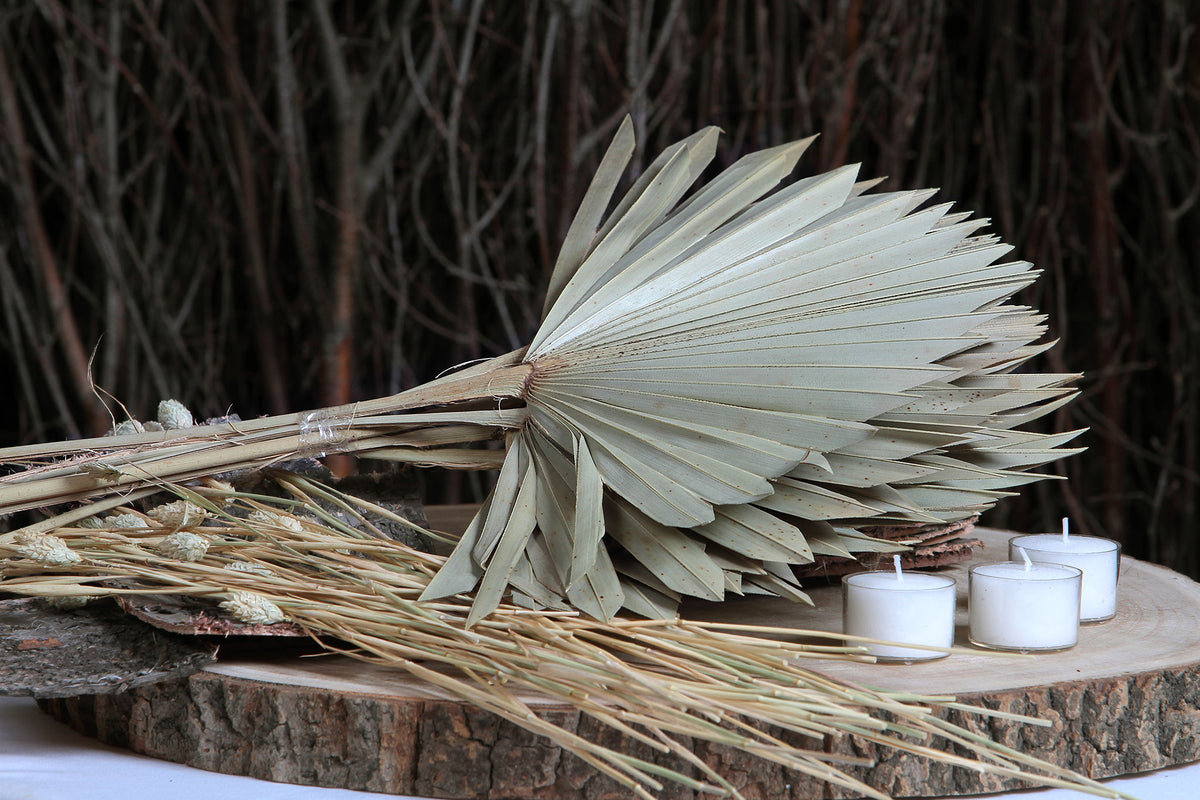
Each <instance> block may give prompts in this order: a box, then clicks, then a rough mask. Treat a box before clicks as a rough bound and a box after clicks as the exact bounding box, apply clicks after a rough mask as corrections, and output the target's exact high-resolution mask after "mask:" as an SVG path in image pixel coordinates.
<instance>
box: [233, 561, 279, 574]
mask: <svg viewBox="0 0 1200 800" xmlns="http://www.w3.org/2000/svg"><path fill="white" fill-rule="evenodd" d="M229 569H231V570H233V571H234V572H250V573H253V574H255V575H264V576H271V575H274V574H275V573H274V572H272V571H271V570H269V569H267V568H266V567H264V566H262V565H261V564H255V563H253V562H251V561H234V562H233V563H231V564H230V565H229Z"/></svg>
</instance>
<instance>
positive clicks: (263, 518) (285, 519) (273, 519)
mask: <svg viewBox="0 0 1200 800" xmlns="http://www.w3.org/2000/svg"><path fill="white" fill-rule="evenodd" d="M246 519H247V520H248V521H250V522H252V523H254V524H256V525H273V526H275V527H277V528H284V529H286V530H289V531H296V532H297V533H299V532H300V531H302V530H304V526H303V525H301V524H300V520H298V519H296V518H295V517H291V516H288V515H287V514H276V513H274V512H272V511H262V510H260V509H255V510H253V511H251V512H250V513H249V514H248V515H246Z"/></svg>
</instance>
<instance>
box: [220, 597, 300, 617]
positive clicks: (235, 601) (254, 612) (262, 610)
mask: <svg viewBox="0 0 1200 800" xmlns="http://www.w3.org/2000/svg"><path fill="white" fill-rule="evenodd" d="M221 608H223V609H225V610H226V611H228V612H229V613H230V614H232V615H233V616H234V617H236V618H237V619H239V620H241V621H242V622H248V623H250V624H252V625H274V624H275V623H276V622H283V621H284V620H285V619H287V617H285V616H284V615H283V611H281V610H280V608H279V606H277V605H275V604H274V603H272V602H271V601H270V600H268V599H267V598H265V597H263V596H262V595H261V594H254V593H253V592H231V593H230V595H229V599H228V600H224V601H222V603H221Z"/></svg>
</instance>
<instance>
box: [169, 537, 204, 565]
mask: <svg viewBox="0 0 1200 800" xmlns="http://www.w3.org/2000/svg"><path fill="white" fill-rule="evenodd" d="M158 552H160V553H162V554H163V555H164V556H166V557H167V558H177V559H179V560H180V561H199V560H200V559H202V558H204V554H205V553H207V552H208V539H205V538H204V537H203V536H198V535H196V534H194V533H188V532H186V531H176V532H175V533H172V534H171V535H170V536H168V537H167V538H165V539H163V540H162V541H161V542H160V543H159V545H158Z"/></svg>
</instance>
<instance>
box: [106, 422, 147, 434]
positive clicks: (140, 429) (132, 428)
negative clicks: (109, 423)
mask: <svg viewBox="0 0 1200 800" xmlns="http://www.w3.org/2000/svg"><path fill="white" fill-rule="evenodd" d="M145 432H146V426H145V425H143V424H142V423H140V422H138V421H137V420H136V419H127V420H124V421H122V422H118V423H117V426H116V427H115V428H113V429H112V430H111V431H109V432H108V435H109V436H124V435H126V434H129V433H145Z"/></svg>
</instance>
